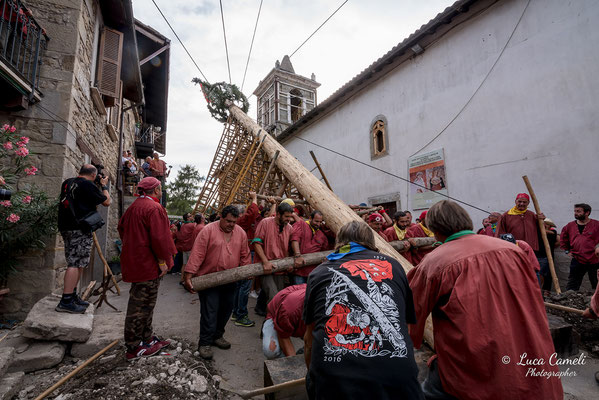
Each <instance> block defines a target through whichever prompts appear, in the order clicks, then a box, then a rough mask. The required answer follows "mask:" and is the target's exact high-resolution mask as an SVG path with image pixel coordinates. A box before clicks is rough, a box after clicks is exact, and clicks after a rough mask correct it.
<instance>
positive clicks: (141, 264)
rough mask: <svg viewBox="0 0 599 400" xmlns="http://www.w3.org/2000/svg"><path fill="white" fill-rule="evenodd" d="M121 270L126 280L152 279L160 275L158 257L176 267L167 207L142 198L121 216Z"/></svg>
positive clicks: (140, 280) (143, 280) (141, 280)
mask: <svg viewBox="0 0 599 400" xmlns="http://www.w3.org/2000/svg"><path fill="white" fill-rule="evenodd" d="M118 231H119V235H120V237H121V240H122V241H123V250H122V252H121V269H122V271H123V280H124V281H125V282H146V281H151V280H154V279H156V278H158V276H159V275H160V268H159V267H158V260H159V259H160V260H164V261H166V264H167V265H168V266H169V268H170V267H172V266H173V255H175V254H177V249H176V248H175V243H174V242H173V238H172V236H171V231H170V229H169V221H168V216H167V215H166V211H165V209H164V207H162V206H161V205H160V204H159V203H157V202H156V201H154V200H153V199H152V198H151V197H145V196H144V197H139V198H138V199H136V200H135V201H134V202H133V204H131V206H129V208H128V209H127V211H126V212H125V214H123V216H122V217H121V220H120V221H119V226H118Z"/></svg>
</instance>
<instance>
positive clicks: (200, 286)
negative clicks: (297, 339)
mask: <svg viewBox="0 0 599 400" xmlns="http://www.w3.org/2000/svg"><path fill="white" fill-rule="evenodd" d="M413 241H414V247H424V246H430V245H432V244H433V243H435V239H434V238H414V239H413ZM389 244H390V245H391V246H392V247H393V248H394V249H395V250H396V251H398V252H399V251H403V250H404V242H403V241H400V240H396V241H393V242H391V243H389ZM331 253H332V251H330V250H328V251H320V252H318V253H309V254H303V255H302V258H303V259H304V261H305V264H304V265H318V264H320V263H322V262H324V261H325V259H326V256H328V255H329V254H331ZM270 261H271V262H272V272H273V273H275V272H277V271H279V272H280V271H286V270H287V269H288V268H289V267H293V257H286V258H281V259H279V260H270ZM300 268H303V267H300ZM261 275H264V268H263V267H262V263H255V264H249V265H243V266H240V267H237V268H231V269H226V270H224V271H219V272H213V273H211V274H206V275H202V276H196V277H195V278H191V283H192V285H193V288H194V290H196V291H200V290H205V289H209V288H212V287H216V286H220V285H225V284H227V283H233V282H238V281H241V280H243V279H248V278H251V277H256V276H261Z"/></svg>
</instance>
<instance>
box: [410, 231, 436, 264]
mask: <svg viewBox="0 0 599 400" xmlns="http://www.w3.org/2000/svg"><path fill="white" fill-rule="evenodd" d="M419 237H429V236H427V234H426V233H424V230H423V229H422V227H421V226H420V224H414V225H412V226H410V227H409V228H408V231H407V232H406V239H408V238H419ZM433 250H434V249H428V250H423V249H422V248H417V247H414V246H411V247H410V258H409V259H408V260H409V261H411V262H412V264H414V266H417V265H418V264H419V263H420V261H422V259H423V258H424V256H425V255H427V254H428V253H430V252H431V251H433Z"/></svg>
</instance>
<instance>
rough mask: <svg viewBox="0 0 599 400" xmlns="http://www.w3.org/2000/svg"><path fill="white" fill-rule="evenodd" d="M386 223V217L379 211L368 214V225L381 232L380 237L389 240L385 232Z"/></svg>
mask: <svg viewBox="0 0 599 400" xmlns="http://www.w3.org/2000/svg"><path fill="white" fill-rule="evenodd" d="M384 223H385V219H384V218H383V216H382V215H381V214H379V213H377V212H374V213H372V214H370V215H369V216H368V226H370V227H371V228H372V230H373V231H375V232H376V233H378V234H379V236H380V237H382V238H383V239H385V241H387V242H388V241H389V238H387V235H385V234H384V233H383V224H384Z"/></svg>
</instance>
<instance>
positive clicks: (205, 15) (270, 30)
mask: <svg viewBox="0 0 599 400" xmlns="http://www.w3.org/2000/svg"><path fill="white" fill-rule="evenodd" d="M156 2H157V4H158V5H159V7H160V8H161V9H162V12H163V13H164V14H165V15H166V17H167V18H168V20H169V22H170V23H171V25H172V26H173V27H174V29H175V31H176V32H177V34H178V35H179V37H180V38H181V40H182V41H183V43H184V44H185V46H186V47H187V49H188V50H189V52H190V53H191V54H192V56H193V57H194V58H195V60H196V62H197V63H198V65H199V66H200V68H201V69H202V71H203V72H204V74H205V75H206V77H207V78H208V79H209V80H210V82H219V81H228V72H227V62H226V56H225V48H224V42H223V32H222V25H221V24H222V23H221V17H220V6H219V3H218V2H217V1H209V0H204V1H193V2H192V1H189V0H156ZM341 3H342V1H341V0H319V1H315V0H310V1H308V0H304V1H299V2H298V1H292V0H278V1H272V0H271V1H269V0H265V1H264V3H263V6H262V13H261V15H260V22H259V24H258V30H257V32H256V39H255V41H254V48H253V50H252V56H251V59H250V64H249V68H248V72H247V77H246V81H245V87H244V92H245V94H246V95H249V94H251V93H252V91H253V90H254V89H255V87H256V86H257V85H258V82H259V81H260V80H261V79H262V78H263V77H264V76H266V74H267V73H268V72H269V71H270V70H271V69H272V68H273V66H274V64H275V61H276V60H277V59H278V60H280V59H281V58H282V57H283V55H285V54H290V53H291V52H293V51H294V50H295V49H296V48H297V47H298V46H299V45H300V44H301V43H302V42H303V41H304V40H305V39H306V38H307V37H308V36H309V35H310V34H311V33H312V32H313V31H314V30H315V29H316V28H317V27H318V26H319V25H320V24H321V23H322V22H323V21H324V20H325V19H326V18H327V17H328V16H329V15H330V14H331V13H332V12H333V11H334V10H335V9H336V8H337V7H339V5H340V4H341ZM451 3H453V1H450V0H434V1H433V0H431V1H426V2H423V1H419V0H409V1H401V2H400V1H393V0H380V1H355V0H354V1H352V0H350V1H349V2H348V3H347V4H346V5H345V6H343V8H341V10H339V11H338V12H337V14H336V15H335V16H334V17H333V18H331V20H329V22H327V24H326V25H324V26H323V28H322V29H321V30H320V31H319V32H318V33H316V35H314V36H313V37H312V38H311V39H310V40H309V41H308V42H307V43H306V44H305V45H304V46H303V47H302V48H301V49H300V50H299V51H298V52H297V53H296V54H295V55H294V56H293V57H292V59H291V61H292V63H293V66H294V68H295V72H296V73H298V74H300V75H304V76H308V77H309V76H310V75H311V73H315V74H316V79H317V81H318V82H320V83H321V84H322V86H321V87H320V88H319V89H318V98H319V100H320V101H322V100H324V99H326V98H327V97H328V96H329V95H331V94H332V93H333V92H334V91H335V90H337V89H338V88H339V87H341V86H342V85H343V84H345V83H346V82H347V81H349V80H350V79H351V78H353V77H354V76H355V75H357V74H358V73H359V72H361V71H362V70H363V69H364V68H366V67H367V66H368V65H370V64H371V63H372V62H374V61H375V60H376V59H378V58H379V57H381V56H382V55H383V54H385V53H386V52H388V51H389V50H390V49H391V48H392V47H393V46H395V45H397V44H398V43H399V42H401V41H402V40H403V39H405V38H406V37H407V36H409V35H410V34H411V33H412V32H414V31H415V30H416V29H418V28H419V27H420V26H421V25H423V24H425V23H427V22H428V21H429V20H430V19H432V18H434V17H435V16H436V15H437V14H438V13H440V12H441V11H443V10H444V9H445V7H447V6H449V5H450V4H451ZM259 5H260V0H252V1H247V0H244V1H242V0H234V1H227V0H225V1H223V10H224V15H225V24H226V30H227V42H228V47H229V58H230V64H231V76H232V81H233V83H235V84H237V85H238V86H241V81H242V79H243V72H244V68H245V64H246V61H247V55H248V50H249V47H250V42H251V39H252V32H253V30H254V24H255V22H256V15H257V13H258V7H259ZM133 6H134V13H135V17H136V18H137V19H139V20H140V21H142V22H143V23H145V24H147V25H150V26H152V27H153V28H155V29H157V30H158V31H159V32H161V33H162V34H163V35H165V36H166V37H168V38H170V39H171V44H172V47H171V63H170V68H171V69H170V87H169V115H168V127H167V156H166V158H165V160H166V161H167V163H168V164H171V165H173V167H174V171H173V174H172V175H171V177H174V176H175V175H174V174H175V172H176V169H177V168H178V166H180V165H184V164H192V165H195V166H196V167H197V168H198V169H199V171H200V172H201V173H202V174H207V173H208V170H209V167H210V163H211V162H212V157H213V156H214V151H215V149H216V146H217V144H218V141H219V139H220V136H221V134H222V130H223V126H222V124H221V123H219V122H217V121H216V120H215V119H213V118H212V117H211V116H210V113H209V112H208V110H207V108H206V102H205V100H204V96H203V95H202V92H201V90H200V87H199V86H196V85H194V84H193V83H192V82H191V79H192V78H193V77H200V73H199V72H198V71H197V69H196V68H195V66H194V65H193V63H192V62H191V60H190V59H189V58H188V56H187V54H186V53H185V51H184V50H183V48H182V47H181V45H180V44H179V42H178V41H177V39H176V38H175V36H174V35H173V34H172V32H171V30H170V29H169V27H168V26H167V24H166V23H165V22H164V20H163V19H162V17H161V16H160V14H159V12H158V10H157V9H156V8H155V7H154V5H153V4H152V2H151V0H134V4H133ZM250 103H251V107H250V111H249V115H250V116H251V117H252V118H255V113H256V108H255V106H256V105H255V97H254V96H252V97H251V98H250Z"/></svg>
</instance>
